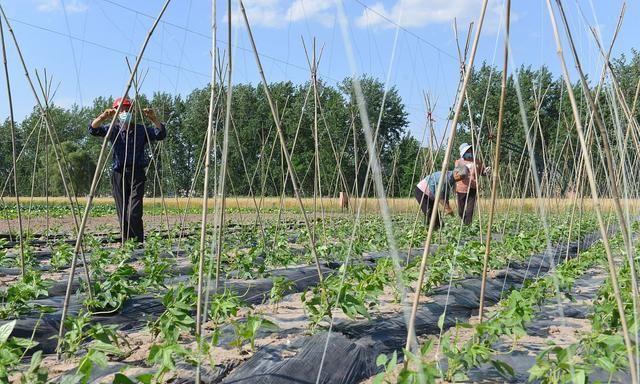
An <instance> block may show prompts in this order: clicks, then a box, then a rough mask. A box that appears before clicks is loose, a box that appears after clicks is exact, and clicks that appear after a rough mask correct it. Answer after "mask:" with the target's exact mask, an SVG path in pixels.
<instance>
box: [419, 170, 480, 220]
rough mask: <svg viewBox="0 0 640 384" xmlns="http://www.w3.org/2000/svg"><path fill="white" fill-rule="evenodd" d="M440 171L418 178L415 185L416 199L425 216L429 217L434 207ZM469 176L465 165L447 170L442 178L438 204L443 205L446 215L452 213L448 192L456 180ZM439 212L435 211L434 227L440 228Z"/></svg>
mask: <svg viewBox="0 0 640 384" xmlns="http://www.w3.org/2000/svg"><path fill="white" fill-rule="evenodd" d="M441 174H442V172H435V173H432V174H430V175H428V176H426V177H425V178H424V179H422V180H420V182H419V183H418V185H416V190H415V194H416V200H417V201H418V204H420V209H421V210H422V213H424V215H425V216H426V217H429V218H430V217H431V213H432V212H433V209H434V207H435V203H436V201H435V200H436V199H435V196H436V188H437V186H438V181H440V175H441ZM468 176H469V170H468V169H467V167H456V168H454V170H453V172H452V171H447V173H446V175H445V179H444V185H443V187H442V191H441V192H440V204H442V206H443V207H444V212H445V214H447V215H452V214H453V209H451V206H449V193H450V192H451V191H452V190H453V188H454V185H455V183H456V182H457V181H459V180H463V179H465V178H467V177H468ZM440 226H441V223H440V214H439V213H438V212H436V222H435V225H434V229H438V228H440Z"/></svg>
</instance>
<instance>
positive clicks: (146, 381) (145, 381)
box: [136, 373, 153, 384]
mask: <svg viewBox="0 0 640 384" xmlns="http://www.w3.org/2000/svg"><path fill="white" fill-rule="evenodd" d="M136 380H138V382H139V383H141V384H151V381H152V380H153V374H152V373H145V374H142V375H139V376H136Z"/></svg>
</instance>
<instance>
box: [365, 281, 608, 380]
mask: <svg viewBox="0 0 640 384" xmlns="http://www.w3.org/2000/svg"><path fill="white" fill-rule="evenodd" d="M587 275H589V276H592V277H595V278H600V277H602V278H603V279H604V276H606V272H605V271H604V270H602V269H590V270H588V271H587V272H586V273H585V276H587ZM598 288H599V287H598V286H590V287H578V288H577V289H576V290H575V291H574V292H573V293H574V294H575V295H580V294H585V295H589V294H593V293H594V292H595V291H596V290H597V289H598ZM569 303H570V302H569V301H568V300H566V299H565V300H564V301H563V302H562V305H566V304H569ZM571 304H572V305H577V306H580V305H584V306H587V307H592V305H593V300H592V299H583V300H576V301H573V302H571ZM557 308H558V304H557V303H556V302H555V301H554V300H551V301H549V304H547V305H546V306H545V308H544V309H543V311H541V312H540V313H541V314H542V313H545V314H546V315H547V316H549V315H550V314H551V315H552V316H553V320H552V321H551V322H550V323H553V324H550V325H548V328H547V331H548V336H546V337H540V336H533V335H526V336H524V337H522V338H520V339H518V340H517V341H516V342H515V343H514V341H513V339H510V338H507V337H502V338H501V343H502V344H503V345H511V346H512V347H513V349H512V351H514V352H524V353H525V354H527V355H529V356H536V355H537V354H538V352H539V351H540V350H543V349H545V348H546V347H548V345H549V342H551V341H552V342H553V343H555V344H556V345H558V346H561V347H566V346H568V345H571V344H573V343H575V342H577V341H579V340H580V338H581V336H582V335H584V334H587V333H589V332H590V331H591V321H590V320H589V319H588V318H584V319H578V318H572V317H562V316H560V313H559V312H558V311H557ZM497 310H499V306H498V305H494V306H491V307H487V308H486V312H485V313H486V318H489V317H491V316H492V314H494V313H495V312H496V311H497ZM534 321H535V320H534ZM478 323H479V320H478V316H477V312H475V313H474V314H473V316H472V317H471V318H470V319H469V321H468V324H471V325H477V324H478ZM474 333H475V330H474V329H472V328H462V327H460V328H458V329H455V328H450V329H449V331H448V332H447V333H445V335H444V336H443V337H448V338H449V341H450V342H451V343H454V342H455V344H456V345H463V344H464V343H466V342H467V341H469V340H471V338H472V337H473V336H474ZM429 340H435V344H434V346H433V348H432V350H431V351H430V353H428V354H427V355H425V358H424V361H429V362H435V361H441V359H443V358H444V356H442V353H441V350H440V344H441V342H440V340H439V337H437V336H434V335H429V336H419V337H418V343H419V345H424V343H426V342H427V341H429ZM455 340H457V341H455ZM401 370H402V364H399V365H398V366H397V367H396V369H394V370H393V371H392V372H391V373H390V374H388V375H387V376H385V379H386V380H387V381H388V382H390V383H393V382H395V381H396V380H397V376H398V374H399V373H400V371H401ZM373 381H374V377H371V378H369V379H367V380H364V381H362V382H361V384H372V383H373ZM437 382H438V383H449V381H446V380H442V379H440V380H438V381H437Z"/></svg>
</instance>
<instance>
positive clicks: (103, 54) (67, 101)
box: [0, 0, 640, 138]
mask: <svg viewBox="0 0 640 384" xmlns="http://www.w3.org/2000/svg"><path fill="white" fill-rule="evenodd" d="M162 4H163V1H161V0H137V1H125V0H6V1H2V5H3V7H4V9H5V12H6V14H7V16H8V17H9V18H10V21H11V22H12V26H13V28H14V30H15V33H16V36H17V39H18V41H19V43H20V44H21V48H22V50H23V54H24V55H25V59H26V61H27V65H28V66H29V70H30V71H31V72H32V74H33V73H34V71H35V70H36V69H37V70H38V71H42V70H43V69H45V68H46V69H47V72H48V73H49V74H50V75H51V76H53V79H54V85H56V86H58V88H57V93H56V96H55V99H54V102H56V103H57V104H59V105H63V106H70V105H72V104H73V103H77V104H80V105H84V104H88V103H90V102H91V100H92V99H93V98H95V97H97V96H100V95H105V96H108V95H119V94H121V93H122V91H123V89H124V86H125V84H126V81H127V78H128V70H127V66H126V62H125V57H127V56H128V57H129V60H131V61H134V60H135V55H136V54H137V52H138V50H139V49H140V45H141V44H142V42H143V40H144V38H145V36H146V33H147V31H148V29H149V27H150V26H151V24H152V22H153V19H152V17H149V16H153V17H155V15H157V14H158V12H159V11H160V8H161V7H162ZM232 4H233V7H237V1H232ZM336 4H338V3H336V2H334V1H316V0H290V1H287V0H246V3H245V5H246V6H247V12H248V17H249V20H250V22H251V23H252V26H253V30H254V35H255V37H256V40H257V45H258V49H259V51H260V53H261V55H262V61H263V64H264V66H265V74H266V77H267V79H268V80H269V81H281V80H291V81H293V82H296V83H301V82H304V81H306V80H307V79H308V78H309V71H308V67H307V62H306V58H305V54H304V50H303V47H302V43H301V37H303V38H304V39H305V40H306V41H307V43H309V42H310V41H311V39H312V38H313V37H316V39H317V42H318V46H324V51H323V57H322V61H321V63H320V68H319V72H320V74H319V75H320V77H321V78H323V79H324V80H325V81H327V82H329V83H331V84H334V83H336V82H337V81H339V80H341V79H343V78H344V77H345V76H348V75H350V74H351V73H352V71H353V68H352V67H351V66H350V65H349V61H348V60H347V53H346V51H345V46H346V45H345V40H344V37H343V34H342V33H341V29H340V25H339V24H338V23H337V22H336V20H337V15H338V8H337V5H336ZM343 5H344V10H345V15H346V20H347V22H348V33H347V34H348V38H349V39H350V40H351V42H352V46H353V47H354V51H353V54H354V56H355V58H356V61H357V70H358V71H359V72H360V73H367V74H370V75H373V76H375V77H378V78H379V79H381V80H385V79H387V75H388V74H389V84H390V85H393V86H395V87H396V88H397V89H398V90H399V92H400V95H401V96H402V98H403V100H404V102H405V104H406V106H407V110H408V112H409V113H410V130H411V132H412V133H413V134H414V135H415V136H416V137H418V138H421V137H422V135H423V130H424V125H425V116H426V112H425V111H426V110H425V104H424V99H423V94H424V93H425V92H426V93H428V94H429V95H430V97H431V99H432V101H433V102H435V103H436V110H435V113H434V116H435V119H436V125H437V130H438V131H441V130H442V129H444V126H445V124H446V115H447V111H448V109H449V107H450V106H451V104H452V103H453V97H454V96H455V91H456V87H457V83H458V74H459V72H458V68H459V66H458V62H457V51H456V44H455V36H454V33H453V20H454V18H455V19H456V20H457V24H458V29H459V31H460V34H461V36H462V37H461V40H462V41H464V36H465V35H466V30H467V27H468V24H469V22H471V21H473V20H475V19H477V17H478V15H479V11H480V6H481V0H382V1H380V0H373V1H372V0H344V1H343ZM621 5H622V2H621V1H617V0H606V1H604V0H591V1H581V0H580V1H578V0H566V1H565V7H566V10H567V12H568V17H569V18H570V21H571V23H572V28H573V33H574V37H575V38H576V40H577V45H578V49H579V51H580V54H581V57H582V59H583V65H584V66H585V68H586V69H587V71H588V72H589V73H591V74H592V76H593V77H596V75H594V74H595V73H599V71H600V68H601V66H602V62H601V60H600V57H599V53H598V51H597V48H596V46H595V45H594V43H593V39H592V37H591V34H590V33H589V32H588V29H587V28H588V27H589V26H593V27H597V28H599V30H600V32H601V33H602V37H603V39H604V41H605V44H606V45H608V44H609V41H610V39H611V36H612V34H613V31H614V28H615V25H616V23H617V19H618V14H619V11H620V9H621ZM502 7H503V2H502V1H496V0H492V1H490V2H489V10H488V13H487V20H486V24H485V28H484V30H483V33H482V35H481V36H482V37H481V39H480V46H479V50H478V58H477V59H476V62H477V63H479V62H481V61H482V60H486V61H488V62H490V63H496V64H497V63H501V55H502V42H501V38H502V36H501V34H500V30H501V24H500V19H501V10H502ZM237 11H238V9H237V8H234V9H233V11H232V15H234V19H233V20H234V21H233V23H232V25H233V26H234V28H233V38H232V42H233V44H234V51H233V55H234V75H233V81H234V83H246V82H252V83H257V82H258V81H259V74H258V71H257V68H256V65H255V60H254V58H253V53H252V51H251V47H250V43H249V40H248V38H247V33H246V29H245V27H244V24H243V23H242V19H241V18H240V14H239V12H237ZM639 11H640V9H639V5H638V3H637V2H633V3H631V4H629V5H628V7H627V11H626V16H625V23H624V24H623V27H622V30H621V33H620V36H619V38H618V41H617V43H616V46H615V49H614V55H616V56H617V55H618V54H620V53H627V52H629V51H630V49H631V48H633V47H634V45H635V42H636V39H635V37H636V36H637V35H638V26H637V24H636V23H635V22H634V20H637V19H638V16H639V15H640V13H639ZM512 12H513V14H512V15H513V16H512V39H511V40H512V44H511V45H512V55H513V61H514V62H515V63H516V64H517V65H519V64H523V63H524V64H530V65H532V66H534V67H537V66H540V65H542V64H545V65H547V66H549V67H550V68H551V70H552V71H554V72H555V73H558V68H559V66H558V59H557V55H556V52H555V44H554V41H553V35H552V31H551V28H550V23H549V16H548V13H547V8H546V2H545V1H532V0H520V1H517V0H516V1H513V6H512ZM594 14H595V15H597V20H596V19H595V18H594ZM210 15H211V2H210V1H203V0H173V1H172V3H171V4H170V5H169V8H168V9H167V12H166V14H165V15H164V17H163V19H162V20H163V21H162V22H161V23H160V25H159V26H158V29H157V30H156V32H155V34H154V36H153V37H152V39H151V42H150V44H149V47H148V49H147V52H146V53H145V58H146V60H144V61H143V62H142V64H141V69H142V70H143V71H145V72H147V71H148V72H147V76H146V79H145V82H144V84H143V86H142V91H143V92H144V93H147V94H151V93H153V92H154V91H166V92H170V93H180V94H183V95H185V94H187V93H188V92H189V91H191V90H192V89H193V88H196V87H202V86H204V85H205V84H206V83H207V82H208V81H209V73H210V65H211V61H210V53H209V52H210V48H211V27H210V25H211V18H210ZM226 15H227V9H226V2H223V1H219V4H218V20H219V22H218V27H219V32H218V40H219V43H220V47H221V48H222V47H226V41H227V35H226V28H227V24H226V21H225V20H226ZM398 25H400V26H401V27H402V28H401V29H398V27H397V26H398ZM6 32H7V31H6V28H5V35H8V33H6ZM396 33H397V40H396V38H395V37H396ZM7 37H8V36H5V38H7ZM394 42H395V57H394V58H393V59H394V60H393V61H392V60H391V58H392V52H393V48H394ZM7 43H8V56H9V57H8V60H9V68H10V78H11V84H12V91H13V98H14V105H15V113H16V117H17V119H21V118H22V117H24V116H25V115H26V114H27V113H29V112H30V111H31V109H32V108H33V106H34V104H35V102H34V98H33V96H32V94H31V91H30V90H29V88H28V85H27V83H26V80H25V78H24V75H23V72H22V69H21V67H20V63H19V61H18V60H17V56H16V53H15V48H14V46H13V44H12V42H10V41H7ZM496 44H498V46H497V47H498V49H497V51H496ZM565 48H566V47H565ZM496 52H497V55H496ZM570 66H571V65H570ZM574 79H575V77H574ZM2 81H3V83H4V76H2ZM2 88H3V91H2V95H3V96H2V97H0V100H2V102H0V118H1V119H3V120H4V119H5V118H6V117H7V116H8V106H7V102H6V93H5V91H4V84H3V85H2Z"/></svg>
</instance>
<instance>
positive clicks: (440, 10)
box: [356, 0, 501, 28]
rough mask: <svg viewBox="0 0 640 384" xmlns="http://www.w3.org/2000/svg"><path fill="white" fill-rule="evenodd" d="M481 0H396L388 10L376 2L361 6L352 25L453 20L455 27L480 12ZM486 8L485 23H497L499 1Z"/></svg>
mask: <svg viewBox="0 0 640 384" xmlns="http://www.w3.org/2000/svg"><path fill="white" fill-rule="evenodd" d="M481 4H482V0H428V1H425V0H398V1H397V2H396V3H395V4H394V5H393V6H392V7H391V8H390V9H387V8H386V7H385V6H384V4H383V3H381V2H377V3H375V4H373V5H371V6H369V9H364V10H363V12H362V14H361V15H360V16H359V17H358V18H357V19H356V25H357V26H359V27H362V28H366V27H382V28H392V27H394V25H393V24H392V23H390V22H389V20H391V21H392V22H393V23H396V24H400V25H401V26H403V27H405V28H411V27H424V26H426V25H429V24H441V23H453V20H454V19H456V20H457V23H458V26H461V25H466V24H468V23H469V22H471V21H475V20H476V19H477V18H478V15H479V14H480V7H481ZM488 8H489V9H488V10H487V19H486V20H485V22H486V23H487V24H489V25H490V28H491V24H496V25H497V23H498V22H499V17H500V14H501V4H499V2H497V1H495V2H494V1H492V2H491V3H490V5H489V7H488Z"/></svg>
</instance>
